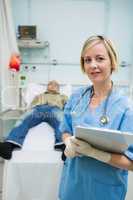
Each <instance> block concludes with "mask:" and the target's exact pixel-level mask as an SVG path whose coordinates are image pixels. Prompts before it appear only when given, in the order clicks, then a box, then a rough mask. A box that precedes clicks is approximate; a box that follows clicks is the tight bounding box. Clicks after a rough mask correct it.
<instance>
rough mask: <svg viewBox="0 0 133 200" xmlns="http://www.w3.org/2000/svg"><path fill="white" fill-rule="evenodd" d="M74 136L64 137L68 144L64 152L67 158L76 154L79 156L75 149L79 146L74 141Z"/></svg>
mask: <svg viewBox="0 0 133 200" xmlns="http://www.w3.org/2000/svg"><path fill="white" fill-rule="evenodd" d="M73 138H74V136H68V137H66V138H65V139H64V143H65V145H66V148H65V151H64V154H65V156H66V157H67V158H73V157H75V156H78V155H79V153H77V152H76V151H75V148H76V147H77V144H75V143H73V142H72V139H73Z"/></svg>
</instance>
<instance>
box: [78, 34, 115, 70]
mask: <svg viewBox="0 0 133 200" xmlns="http://www.w3.org/2000/svg"><path fill="white" fill-rule="evenodd" d="M98 43H103V44H104V46H105V48H106V50H107V52H108V55H109V58H110V61H111V73H112V71H115V70H116V69H117V66H118V55H117V52H116V50H115V47H114V45H113V44H112V42H111V41H110V40H108V39H107V38H105V37H103V36H100V35H96V36H91V37H89V38H88V39H87V40H86V41H85V43H84V45H83V47H82V50H81V57H80V65H81V69H82V71H83V72H84V73H85V69H84V54H85V51H86V50H87V49H89V48H91V47H92V46H94V45H96V44H98Z"/></svg>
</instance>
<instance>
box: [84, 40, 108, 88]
mask: <svg viewBox="0 0 133 200" xmlns="http://www.w3.org/2000/svg"><path fill="white" fill-rule="evenodd" d="M111 68H112V67H111V60H110V57H109V54H108V52H107V50H106V48H105V46H104V44H103V43H102V42H101V43H96V44H94V45H93V46H92V47H90V48H88V49H87V50H86V51H85V53H84V70H85V73H86V74H87V75H88V77H89V79H90V80H91V81H92V82H93V84H97V83H98V84H99V83H102V82H106V81H108V80H109V79H110V76H111Z"/></svg>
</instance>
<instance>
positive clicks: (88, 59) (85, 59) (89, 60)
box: [84, 57, 105, 64]
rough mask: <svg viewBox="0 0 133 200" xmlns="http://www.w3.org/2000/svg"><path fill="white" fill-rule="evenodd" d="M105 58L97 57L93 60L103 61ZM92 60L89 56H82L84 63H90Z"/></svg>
mask: <svg viewBox="0 0 133 200" xmlns="http://www.w3.org/2000/svg"><path fill="white" fill-rule="evenodd" d="M104 60H105V58H103V57H97V58H96V59H95V61H96V62H102V61H104ZM91 62H92V59H91V58H84V63H85V64H90V63H91Z"/></svg>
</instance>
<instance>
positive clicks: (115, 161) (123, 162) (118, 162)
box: [109, 154, 133, 171]
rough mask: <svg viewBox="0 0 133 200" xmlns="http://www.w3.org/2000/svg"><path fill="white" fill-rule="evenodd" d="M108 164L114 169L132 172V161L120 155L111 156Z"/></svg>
mask: <svg viewBox="0 0 133 200" xmlns="http://www.w3.org/2000/svg"><path fill="white" fill-rule="evenodd" d="M109 164H110V165H112V166H114V167H118V168H121V169H127V170H131V171H133V161H132V160H130V159H128V158H127V157H126V156H125V155H122V154H111V159H110V161H109Z"/></svg>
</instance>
